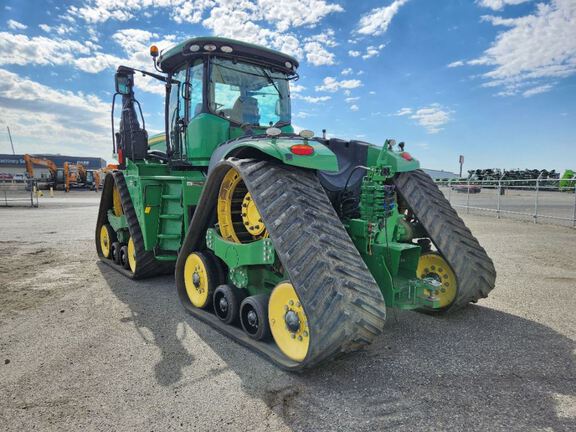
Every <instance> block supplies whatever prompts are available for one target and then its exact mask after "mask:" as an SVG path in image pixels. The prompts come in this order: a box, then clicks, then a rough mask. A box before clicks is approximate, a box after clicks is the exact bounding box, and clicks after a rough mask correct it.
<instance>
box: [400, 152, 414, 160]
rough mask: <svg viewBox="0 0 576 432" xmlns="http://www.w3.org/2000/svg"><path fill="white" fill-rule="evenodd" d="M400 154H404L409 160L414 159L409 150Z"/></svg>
mask: <svg viewBox="0 0 576 432" xmlns="http://www.w3.org/2000/svg"><path fill="white" fill-rule="evenodd" d="M400 156H402V157H403V158H404V159H406V160H407V161H411V160H412V159H413V158H412V156H411V155H410V153H408V152H402V153H400Z"/></svg>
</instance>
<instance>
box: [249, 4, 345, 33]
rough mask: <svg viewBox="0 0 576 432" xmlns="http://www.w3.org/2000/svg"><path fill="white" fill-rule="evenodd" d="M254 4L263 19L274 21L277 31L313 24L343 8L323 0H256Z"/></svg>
mask: <svg viewBox="0 0 576 432" xmlns="http://www.w3.org/2000/svg"><path fill="white" fill-rule="evenodd" d="M256 4H257V8H258V10H260V11H261V14H262V17H263V19H264V20H267V21H272V22H275V23H276V27H277V29H278V30H279V31H286V30H288V29H289V28H290V27H299V26H303V25H306V26H311V25H315V24H316V23H318V21H320V20H321V19H323V18H324V17H325V16H326V15H329V14H331V13H333V12H342V11H343V10H344V9H342V7H341V6H340V5H338V4H330V3H328V2H326V1H324V0H282V1H278V0H257V1H256Z"/></svg>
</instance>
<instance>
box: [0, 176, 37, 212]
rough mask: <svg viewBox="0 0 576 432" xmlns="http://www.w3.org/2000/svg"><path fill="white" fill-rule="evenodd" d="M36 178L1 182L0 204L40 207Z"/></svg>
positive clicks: (5, 205)
mask: <svg viewBox="0 0 576 432" xmlns="http://www.w3.org/2000/svg"><path fill="white" fill-rule="evenodd" d="M37 188H38V184H37V182H36V180H24V181H19V182H14V181H8V182H0V206H4V207H12V206H14V205H29V206H31V207H38V189H37Z"/></svg>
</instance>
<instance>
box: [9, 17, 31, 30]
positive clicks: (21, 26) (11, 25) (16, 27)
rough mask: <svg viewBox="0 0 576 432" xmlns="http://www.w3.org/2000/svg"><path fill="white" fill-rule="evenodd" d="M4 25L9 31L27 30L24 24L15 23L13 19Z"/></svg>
mask: <svg viewBox="0 0 576 432" xmlns="http://www.w3.org/2000/svg"><path fill="white" fill-rule="evenodd" d="M6 25H7V26H8V28H9V29H10V30H26V29H27V28H28V26H27V25H26V24H22V23H21V22H18V21H15V20H13V19H10V20H8V21H6Z"/></svg>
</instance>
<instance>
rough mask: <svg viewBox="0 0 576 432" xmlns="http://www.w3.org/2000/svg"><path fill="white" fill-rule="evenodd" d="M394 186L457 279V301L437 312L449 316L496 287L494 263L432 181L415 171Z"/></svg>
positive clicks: (398, 177) (424, 174) (398, 178)
mask: <svg viewBox="0 0 576 432" xmlns="http://www.w3.org/2000/svg"><path fill="white" fill-rule="evenodd" d="M394 183H395V184H396V188H397V191H398V192H399V194H400V195H401V197H402V198H403V199H404V201H405V202H406V204H407V205H408V207H409V208H410V210H411V211H412V212H413V213H414V215H415V216H416V218H417V219H418V221H419V222H420V223H421V224H422V226H423V227H424V229H425V231H426V232H427V233H428V235H429V236H430V240H432V243H434V245H435V246H436V248H437V249H438V251H439V252H440V253H441V254H442V256H443V257H444V258H445V259H446V261H447V262H448V264H449V265H450V267H452V270H453V271H454V273H455V275H456V279H457V283H458V289H457V292H456V298H455V299H454V301H453V303H452V304H451V305H449V306H447V307H446V308H444V309H442V310H440V311H439V312H451V311H454V310H457V309H460V308H462V307H464V306H466V305H467V304H468V303H470V302H476V301H478V300H479V299H481V298H485V297H487V296H488V293H489V292H490V291H492V289H493V288H494V285H495V283H496V270H495V269H494V263H493V262H492V260H491V259H490V258H489V257H488V255H487V254H486V251H485V250H484V248H483V247H482V246H480V243H479V242H478V240H477V239H476V237H474V236H473V235H472V233H471V232H470V230H469V229H468V228H467V227H466V225H464V221H463V220H462V219H460V217H459V216H458V213H456V210H454V208H453V207H452V206H451V205H450V202H449V201H448V200H447V199H446V198H445V197H444V194H443V193H442V192H441V191H440V189H438V186H436V184H435V183H434V181H433V180H432V178H430V176H429V175H428V174H426V173H425V172H424V171H422V170H416V171H410V172H406V173H400V174H398V175H397V176H396V177H395V180H394Z"/></svg>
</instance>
